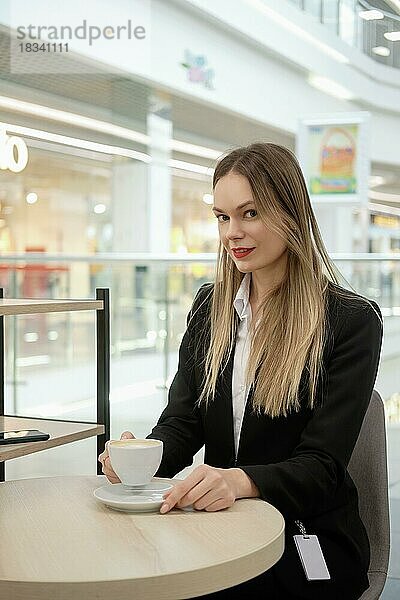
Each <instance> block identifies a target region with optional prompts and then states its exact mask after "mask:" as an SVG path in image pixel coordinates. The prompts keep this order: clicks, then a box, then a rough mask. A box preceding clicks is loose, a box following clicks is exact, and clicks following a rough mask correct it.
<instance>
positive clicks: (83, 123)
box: [0, 96, 221, 160]
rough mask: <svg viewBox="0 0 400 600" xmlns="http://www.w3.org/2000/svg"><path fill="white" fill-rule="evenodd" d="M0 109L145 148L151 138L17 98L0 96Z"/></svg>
mask: <svg viewBox="0 0 400 600" xmlns="http://www.w3.org/2000/svg"><path fill="white" fill-rule="evenodd" d="M0 107H1V108H5V109H6V110H11V111H13V112H21V113H23V114H27V115H33V116H35V117H40V118H43V119H47V120H51V121H57V122H59V123H67V124H69V125H74V126H75V127H82V128H84V129H89V130H91V131H99V132H101V133H106V134H108V135H113V136H115V137H119V138H121V139H126V140H131V141H133V142H138V143H139V144H143V145H145V146H147V145H149V144H150V142H151V137H150V136H148V135H146V134H144V133H141V132H139V131H134V130H133V129H128V128H127V127H121V126H120V125H114V123H108V122H107V121H100V120H98V119H93V118H92V117H85V116H84V115H79V114H77V113H71V112H67V111H65V110H58V109H55V108H50V107H49V106H42V105H40V104H34V103H32V102H25V101H23V100H18V99H17V98H9V97H7V96H0ZM170 148H171V149H172V150H176V151H177V152H183V153H187V154H192V155H193V156H201V157H203V158H211V159H213V160H214V159H217V158H219V157H220V155H221V152H219V151H218V150H214V149H213V148H207V147H205V146H198V145H197V144H189V143H187V142H181V141H179V140H174V139H172V140H171V141H170Z"/></svg>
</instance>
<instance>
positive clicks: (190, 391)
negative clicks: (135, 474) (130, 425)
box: [147, 284, 208, 477]
mask: <svg viewBox="0 0 400 600" xmlns="http://www.w3.org/2000/svg"><path fill="white" fill-rule="evenodd" d="M207 285H208V284H204V285H202V286H201V288H200V289H199V291H198V292H197V294H196V297H195V299H194V301H193V304H192V308H191V309H190V311H189V313H188V316H187V320H186V327H187V328H186V331H185V333H184V336H183V338H182V342H181V345H180V348H179V361H178V370H177V372H176V374H175V377H174V379H173V381H172V384H171V386H170V389H169V392H168V404H167V406H166V408H165V409H164V410H163V412H162V413H161V415H160V418H159V419H158V422H157V425H156V426H155V427H154V428H153V429H152V431H151V433H150V434H149V435H148V436H147V438H149V439H158V440H162V442H163V444H164V449H163V457H162V461H161V464H160V467H159V469H158V471H157V473H156V476H157V477H173V476H174V475H176V473H178V472H179V471H181V470H182V469H184V468H185V467H187V466H189V465H191V464H192V462H193V456H194V455H195V454H196V452H198V451H199V450H200V448H201V447H202V446H203V445H204V432H203V424H202V420H201V416H200V411H199V409H198V408H197V407H196V406H195V402H196V400H197V388H196V382H195V376H194V344H195V322H196V312H197V309H198V308H199V306H200V303H201V300H202V296H203V290H204V287H205V286H207Z"/></svg>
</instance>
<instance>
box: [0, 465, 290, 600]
mask: <svg viewBox="0 0 400 600" xmlns="http://www.w3.org/2000/svg"><path fill="white" fill-rule="evenodd" d="M162 481H165V480H162ZM168 481H171V482H172V483H174V481H176V480H168ZM106 483H107V479H106V478H105V477H104V476H80V477H76V476H74V477H69V476H65V477H43V478H35V479H21V480H15V481H6V482H4V483H0V506H1V513H0V539H1V544H0V597H1V598H2V599H4V600H8V599H9V598H10V599H11V598H12V599H13V600H19V599H21V600H22V599H24V600H26V598H29V600H39V599H40V600H46V599H53V598H57V600H71V599H76V600H78V599H79V600H81V599H82V598H85V600H94V599H95V598H96V599H97V600H103V599H104V600H106V599H107V600H110V598H118V599H119V600H125V599H126V600H128V599H129V600H132V598H140V599H141V600H154V599H155V598H157V600H167V599H171V600H172V599H174V600H176V599H177V598H193V597H194V596H199V595H202V594H207V593H211V592H214V591H217V590H220V589H223V588H226V587H230V586H233V585H237V584H239V583H241V582H243V581H246V580H248V579H251V578H252V577H256V576H257V575H259V574H260V573H262V572H264V571H266V570H267V569H269V568H271V567H272V566H273V565H274V564H275V563H276V562H277V561H278V560H279V558H280V557H281V556H282V553H283V549H284V519H283V517H282V515H281V514H280V512H279V511H277V510H276V509H275V508H274V507H273V506H271V505H270V504H268V503H267V502H264V501H263V500H260V499H242V500H237V501H236V502H235V504H234V505H233V506H232V507H231V508H229V509H226V510H222V511H217V512H206V511H193V512H188V511H183V510H179V509H175V510H172V511H171V512H170V513H167V514H165V515H161V514H160V513H159V512H156V513H141V514H139V513H123V512H118V511H114V510H112V509H110V508H108V507H107V506H104V505H103V504H102V503H100V502H99V501H97V500H96V499H95V498H94V497H93V490H95V489H96V488H97V487H100V486H101V485H105V484H106ZM110 485H111V484H110Z"/></svg>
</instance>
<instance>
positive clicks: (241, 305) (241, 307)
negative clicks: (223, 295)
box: [232, 273, 252, 457]
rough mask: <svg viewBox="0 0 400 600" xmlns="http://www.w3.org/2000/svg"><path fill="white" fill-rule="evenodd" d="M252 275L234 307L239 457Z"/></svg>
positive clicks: (235, 419) (234, 391)
mask: <svg viewBox="0 0 400 600" xmlns="http://www.w3.org/2000/svg"><path fill="white" fill-rule="evenodd" d="M250 282H251V273H246V275H245V276H244V277H243V279H242V283H241V284H240V287H239V289H238V291H237V294H236V296H235V300H234V301H233V306H234V308H235V310H236V312H237V313H238V315H239V318H240V322H239V325H238V329H237V334H236V346H235V355H234V359H233V374H232V404H233V431H234V437H235V456H236V457H237V453H238V447H239V438H240V430H241V428H242V422H243V415H244V409H245V406H246V401H247V396H248V393H249V390H250V386H247V388H246V389H245V372H246V365H247V361H248V357H249V352H250V339H249V337H250V336H249V326H250V321H251V318H252V312H251V306H250V302H249V296H250V294H249V292H250Z"/></svg>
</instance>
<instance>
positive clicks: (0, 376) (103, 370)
mask: <svg viewBox="0 0 400 600" xmlns="http://www.w3.org/2000/svg"><path fill="white" fill-rule="evenodd" d="M0 298H4V289H3V288H0ZM96 300H101V301H102V302H103V309H102V310H96V399H97V413H96V414H97V421H95V422H92V421H79V422H80V423H82V422H84V423H88V424H89V425H90V424H92V425H94V424H100V425H104V433H103V434H101V435H98V436H97V456H98V455H99V454H100V453H101V452H102V451H103V450H104V446H105V443H106V441H107V440H109V439H110V290H109V288H96ZM60 312H61V311H60ZM33 314H34V313H33ZM4 375H5V372H4V315H1V316H0V416H4V417H20V418H23V419H37V418H38V417H31V416H29V417H26V416H24V415H5V414H4V390H5V386H4ZM46 421H60V422H62V423H71V422H73V421H68V420H65V419H46ZM97 456H96V463H97V474H98V475H102V467H101V464H100V463H99V462H98V461H97ZM0 481H5V461H2V462H0Z"/></svg>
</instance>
